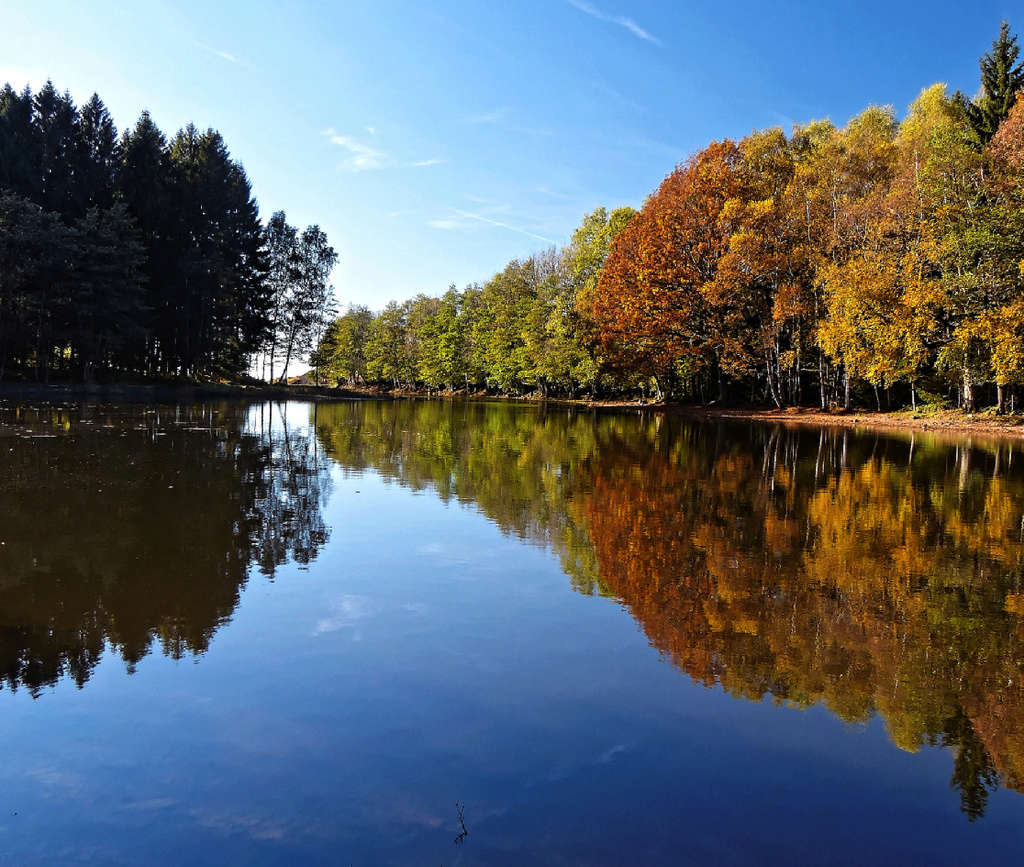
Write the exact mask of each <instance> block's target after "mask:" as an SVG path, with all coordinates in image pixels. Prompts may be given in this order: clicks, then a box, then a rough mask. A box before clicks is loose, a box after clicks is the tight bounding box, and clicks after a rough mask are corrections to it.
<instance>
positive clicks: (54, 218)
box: [0, 82, 337, 382]
mask: <svg viewBox="0 0 1024 867" xmlns="http://www.w3.org/2000/svg"><path fill="white" fill-rule="evenodd" d="M336 261H337V254H336V253H335V252H334V250H333V248H331V246H330V245H329V244H328V242H327V237H326V235H324V233H323V232H322V231H321V230H320V229H319V228H318V227H317V226H310V227H308V228H307V229H306V230H304V231H302V232H299V231H298V230H296V229H295V228H294V227H291V226H289V225H288V223H287V220H286V217H285V214H284V213H283V212H278V213H275V214H274V215H273V217H272V218H271V219H270V220H269V221H268V223H267V225H266V226H264V225H263V224H262V223H261V221H260V216H259V209H258V207H257V203H256V200H255V198H254V197H253V193H252V187H251V184H250V181H249V178H248V176H247V175H246V173H245V169H244V168H243V167H242V165H241V163H239V162H238V161H237V160H235V159H233V158H232V156H231V154H230V152H229V150H228V147H227V144H226V143H225V141H224V139H223V137H222V136H221V135H220V133H218V132H217V131H216V130H214V129H206V130H200V129H197V128H196V127H195V126H194V125H192V124H189V125H188V126H186V127H185V128H184V129H181V130H179V131H178V132H177V133H176V134H175V135H174V136H173V137H170V138H168V137H167V136H165V135H164V133H162V132H161V131H160V129H159V128H158V127H157V125H156V123H155V122H154V120H153V118H152V117H150V115H149V113H148V112H143V113H142V115H141V117H140V118H139V119H138V121H137V122H136V124H135V125H134V126H133V127H132V128H130V129H127V130H125V131H124V132H123V133H122V134H119V133H118V131H117V129H116V127H115V125H114V121H113V119H112V117H111V115H110V113H109V111H108V110H107V108H106V106H105V105H104V103H103V101H102V100H101V99H100V98H99V96H97V95H95V94H94V95H93V96H92V97H91V98H90V99H89V100H88V101H87V102H86V103H85V104H84V105H82V106H76V105H75V103H74V101H73V100H72V98H71V96H70V94H68V93H66V92H65V93H60V92H59V91H58V90H57V88H56V87H54V85H53V84H52V83H50V82H48V83H47V84H46V85H45V86H44V87H43V88H42V89H41V90H40V91H39V92H38V93H32V92H31V90H29V89H28V88H26V89H24V90H23V91H20V92H18V91H16V90H15V89H14V88H13V87H12V86H11V85H10V84H7V85H5V86H4V87H3V88H2V89H0V379H3V378H4V377H8V378H10V377H12V376H17V377H20V378H30V379H35V380H41V381H48V380H49V379H50V377H51V375H56V376H59V377H60V378H62V379H79V380H83V381H86V382H88V381H92V380H94V379H108V380H109V379H125V378H130V377H162V378H175V377H185V378H192V379H197V378H227V379H237V378H239V377H243V376H246V375H247V374H249V373H250V371H251V370H252V365H253V359H254V358H255V356H256V355H257V354H262V355H264V356H266V358H267V359H268V362H269V364H268V365H267V367H268V374H269V375H270V376H273V375H274V361H276V360H277V359H278V358H280V359H281V360H282V361H283V362H284V366H285V367H286V366H287V363H288V361H289V360H290V359H291V357H297V356H299V355H303V354H305V353H308V351H309V348H310V346H312V345H315V343H316V341H317V340H318V339H319V336H320V331H321V329H322V327H323V323H324V322H325V321H326V319H328V318H329V316H330V315H331V313H332V307H331V305H332V295H331V287H330V282H329V281H330V272H331V269H332V268H333V266H334V263H335V262H336Z"/></svg>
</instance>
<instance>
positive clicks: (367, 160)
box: [323, 127, 444, 172]
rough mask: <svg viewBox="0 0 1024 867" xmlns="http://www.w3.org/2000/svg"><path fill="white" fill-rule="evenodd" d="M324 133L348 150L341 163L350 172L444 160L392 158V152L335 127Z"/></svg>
mask: <svg viewBox="0 0 1024 867" xmlns="http://www.w3.org/2000/svg"><path fill="white" fill-rule="evenodd" d="M366 130H367V132H371V134H375V133H376V130H375V129H374V128H373V127H366ZM323 135H324V136H325V137H326V138H327V139H328V140H329V141H330V142H331V144H336V145H337V146H338V147H340V148H343V149H344V150H345V151H347V152H348V153H347V155H346V157H345V159H344V161H343V162H342V163H341V168H343V169H345V170H346V171H349V172H367V171H371V170H373V169H383V168H389V167H398V168H402V167H405V168H426V167H427V166H438V165H441V163H443V162H444V160H442V159H438V158H437V157H431V158H429V159H424V160H412V161H409V162H402V161H400V160H396V159H394V158H392V157H391V155H390V154H388V153H387V152H385V151H383V150H381V149H380V148H376V147H374V146H373V145H369V144H367V143H366V142H365V141H360V140H359V139H357V138H355V137H354V136H350V135H344V134H342V133H339V132H338V131H337V130H336V129H334V127H328V128H327V129H325V130H324V131H323Z"/></svg>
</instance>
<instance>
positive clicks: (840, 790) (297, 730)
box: [0, 402, 1024, 865]
mask: <svg viewBox="0 0 1024 867" xmlns="http://www.w3.org/2000/svg"><path fill="white" fill-rule="evenodd" d="M1022 577H1024V454H1021V453H1020V449H1019V446H1017V445H1016V444H1010V443H1007V442H1003V443H998V442H996V441H992V442H980V441H977V440H975V441H974V442H969V441H967V440H960V441H956V440H952V441H950V440H946V441H940V440H937V439H935V438H934V437H931V436H926V435H921V434H918V435H916V436H910V435H906V436H902V437H886V436H882V435H877V434H865V433H860V434H858V433H854V432H844V431H832V430H818V429H809V428H805V429H800V430H786V429H781V428H775V427H770V426H761V425H740V424H725V423H698V422H692V421H685V420H679V419H664V418H657V417H650V416H647V417H644V416H635V415H626V414H608V415H594V414H590V413H582V412H574V411H567V410H565V409H561V410H558V411H550V410H549V411H547V412H544V411H543V410H541V409H539V408H536V407H522V406H509V405H487V404H479V403H477V404H459V403H456V404H451V403H441V402H435V403H411V402H365V403H339V404H329V405H323V404H321V405H318V406H314V405H310V404H304V403H287V404H279V403H267V404H255V405H247V404H240V403H219V404H199V405H190V406H177V407H175V406H133V405H118V406H112V405H105V404H67V405H61V406H42V405H32V406H30V405H16V404H0V683H2V687H0V733H2V736H3V744H4V755H3V761H2V762H0V863H3V864H7V863H10V864H29V863H78V862H90V863H103V864H106V863H195V864H223V863H252V864H261V863H292V864H294V863H342V864H391V863H393V864H407V863H411V864H446V865H449V864H523V863H550V864H577V863H580V864H629V863H634V864H662V863H664V864H685V863H693V864H707V863H723V864H757V863H836V864H863V863H871V862H873V863H876V864H880V863H893V862H902V863H931V864H939V863H963V864H967V863H972V864H981V863H993V864H995V863H1012V862H1014V861H1018V860H1019V858H1020V857H1021V854H1022V852H1024V582H1022ZM456 803H458V804H460V805H462V808H463V816H464V820H465V827H466V830H468V836H465V837H463V838H462V839H461V841H460V842H456V837H457V836H458V835H459V834H460V831H462V826H461V824H460V821H459V812H458V808H457V807H456Z"/></svg>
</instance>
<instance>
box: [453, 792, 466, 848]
mask: <svg viewBox="0 0 1024 867" xmlns="http://www.w3.org/2000/svg"><path fill="white" fill-rule="evenodd" d="M455 809H456V810H458V811H459V824H460V825H461V826H462V830H461V831H459V836H458V837H456V838H455V845H456V846H457V845H458V844H459V843H461V842H462V841H463V840H465V839H466V838H467V837H468V836H469V830H468V829H467V828H466V818H465V816H464V815H463V814H464V811H465V809H466V805H465V804H460V803H459V802H458V801H456V802H455Z"/></svg>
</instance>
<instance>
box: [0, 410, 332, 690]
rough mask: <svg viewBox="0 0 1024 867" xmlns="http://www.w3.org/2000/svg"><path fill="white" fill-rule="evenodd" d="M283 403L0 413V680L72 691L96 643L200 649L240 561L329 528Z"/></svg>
mask: <svg viewBox="0 0 1024 867" xmlns="http://www.w3.org/2000/svg"><path fill="white" fill-rule="evenodd" d="M293 428H294V426H293V425H292V424H289V421H288V419H287V418H286V417H285V415H284V413H283V410H282V409H281V408H280V407H274V406H271V405H267V406H264V407H257V408H254V409H246V408H245V407H243V406H239V405H237V404H236V405H230V404H225V405H220V406H213V405H205V406H200V407H192V408H159V409H145V408H134V409H133V408H120V409H118V408H112V407H103V406H89V405H86V406H83V407H77V406H73V407H66V408H60V407H58V408H53V407H46V408H26V407H21V408H17V409H13V410H4V411H2V412H0V542H2V544H0V678H2V680H3V682H5V683H6V684H7V686H8V687H9V688H10V689H16V688H18V687H19V686H23V687H25V688H27V689H28V690H30V691H31V692H32V693H33V694H38V693H39V691H40V690H41V689H42V688H43V687H44V686H47V685H50V684H53V683H55V682H56V681H57V680H58V679H60V678H61V677H69V678H71V679H73V680H74V681H75V682H76V683H77V684H78V685H79V686H82V685H83V684H85V683H86V681H88V679H89V677H90V674H91V672H92V671H93V669H94V668H95V666H96V665H97V663H98V662H99V660H100V658H101V657H102V655H103V653H104V651H105V649H106V648H107V646H108V645H109V646H110V647H111V648H112V649H113V650H114V651H116V652H117V653H118V654H119V655H120V656H121V657H122V658H123V659H124V661H125V662H126V663H127V666H128V670H129V671H132V670H133V668H134V666H135V664H136V663H138V661H139V660H140V659H142V658H143V657H144V656H145V655H146V654H147V653H149V652H150V650H151V648H152V647H153V645H154V643H155V644H157V645H159V647H160V649H161V650H162V651H163V652H164V653H165V654H168V655H170V656H173V657H175V658H179V657H181V656H183V655H186V654H200V653H203V652H204V651H205V650H206V649H207V647H208V646H209V643H210V640H211V638H212V636H213V634H214V633H215V632H216V630H217V629H218V627H219V626H221V625H222V624H223V623H225V622H226V621H227V620H228V619H229V618H230V617H231V615H232V613H233V612H234V610H235V607H236V605H237V604H238V600H239V591H240V589H241V588H242V587H243V586H245V583H246V580H247V577H248V570H249V566H250V564H256V565H257V566H258V567H259V569H260V571H261V572H263V574H265V575H268V576H272V575H273V573H274V569H275V568H276V567H277V566H279V565H280V564H282V563H284V562H286V560H287V559H289V558H293V559H295V560H297V561H299V562H308V561H309V560H311V559H312V558H314V557H315V556H316V552H317V550H318V549H319V548H320V547H321V546H323V545H324V544H325V543H326V541H327V538H328V528H327V527H326V525H325V524H324V521H323V518H322V512H321V505H322V504H323V502H324V500H325V498H326V497H327V495H328V492H329V489H330V488H329V479H330V477H329V474H328V473H327V472H326V470H327V460H326V458H325V457H324V455H323V453H322V451H321V450H320V449H319V448H318V447H317V444H316V440H315V438H312V437H310V436H308V435H307V434H306V433H305V432H304V431H302V430H294V429H293Z"/></svg>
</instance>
